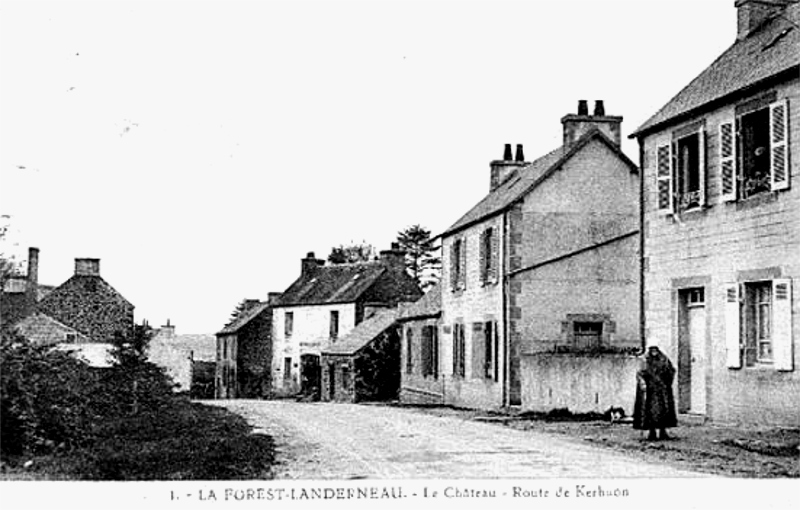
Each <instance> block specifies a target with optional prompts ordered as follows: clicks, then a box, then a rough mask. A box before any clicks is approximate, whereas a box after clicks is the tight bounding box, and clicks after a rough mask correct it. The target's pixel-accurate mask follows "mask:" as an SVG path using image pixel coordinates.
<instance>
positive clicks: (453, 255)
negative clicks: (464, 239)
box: [450, 239, 460, 290]
mask: <svg viewBox="0 0 800 510" xmlns="http://www.w3.org/2000/svg"><path fill="white" fill-rule="evenodd" d="M459 242H460V241H459V240H458V239H454V240H453V244H451V245H450V288H451V289H452V290H456V289H458V271H457V269H458V243H459Z"/></svg>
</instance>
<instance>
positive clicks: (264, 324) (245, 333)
mask: <svg viewBox="0 0 800 510" xmlns="http://www.w3.org/2000/svg"><path fill="white" fill-rule="evenodd" d="M279 296H280V294H278V293H274V292H271V293H269V297H268V298H267V301H265V302H262V301H259V300H257V299H248V300H246V301H245V309H244V310H242V312H241V313H240V314H239V316H238V317H237V318H236V319H235V320H234V321H233V322H231V323H230V324H228V325H227V326H225V327H224V328H223V329H222V330H221V331H220V332H219V333H217V355H216V359H217V365H216V375H215V378H214V388H215V389H214V394H215V396H216V398H266V397H268V396H269V395H270V384H271V382H272V379H271V366H272V315H273V305H274V304H275V302H276V301H277V299H278V297H279Z"/></svg>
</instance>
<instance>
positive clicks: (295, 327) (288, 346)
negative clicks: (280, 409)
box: [272, 245, 422, 397]
mask: <svg viewBox="0 0 800 510" xmlns="http://www.w3.org/2000/svg"><path fill="white" fill-rule="evenodd" d="M404 256H405V253H404V252H403V251H400V250H399V249H398V248H397V246H396V245H393V246H392V249H391V250H385V251H382V252H381V253H380V259H379V260H375V261H370V262H360V263H352V264H331V265H325V261H323V260H319V259H317V258H316V257H314V254H313V253H309V254H308V255H307V256H306V258H304V259H302V264H301V272H300V277H299V278H298V279H297V280H295V282H294V283H292V284H291V285H290V286H289V288H288V289H286V291H285V292H284V293H283V294H282V295H281V297H280V298H279V299H278V300H277V302H276V303H275V306H274V311H273V321H272V322H273V326H272V328H273V329H272V339H273V359H272V391H273V394H274V395H276V396H281V395H291V394H296V393H298V392H302V393H304V394H306V395H310V396H315V397H319V395H320V388H321V365H320V353H321V351H322V350H323V349H324V348H326V347H327V346H328V345H330V344H332V343H335V342H336V341H337V340H338V339H340V338H341V337H343V336H344V335H346V334H347V333H349V332H350V330H352V329H353V328H354V327H355V326H356V325H357V324H359V323H360V322H361V321H363V320H364V319H367V318H369V317H370V316H371V315H372V314H373V313H374V312H375V311H376V310H380V309H383V308H389V307H394V306H397V304H398V303H402V302H410V301H415V300H416V299H418V298H419V297H420V296H421V295H422V292H421V291H420V289H419V287H418V286H417V284H416V282H415V281H414V279H413V278H411V276H409V275H408V274H407V273H406V269H405V261H404Z"/></svg>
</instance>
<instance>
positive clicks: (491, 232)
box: [480, 227, 499, 285]
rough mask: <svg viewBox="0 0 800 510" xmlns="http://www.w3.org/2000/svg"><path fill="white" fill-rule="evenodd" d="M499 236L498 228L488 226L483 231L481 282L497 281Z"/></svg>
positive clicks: (484, 283)
mask: <svg viewBox="0 0 800 510" xmlns="http://www.w3.org/2000/svg"><path fill="white" fill-rule="evenodd" d="M498 246H499V243H498V236H497V234H496V229H495V228H493V227H490V228H487V229H486V230H484V231H483V232H482V233H481V250H480V261H481V283H482V284H483V285H486V284H491V283H497V265H498V261H497V259H498V255H499V254H498V251H499V250H498Z"/></svg>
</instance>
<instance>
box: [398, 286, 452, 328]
mask: <svg viewBox="0 0 800 510" xmlns="http://www.w3.org/2000/svg"><path fill="white" fill-rule="evenodd" d="M441 314H442V289H441V287H440V286H439V284H436V285H434V286H433V287H431V288H430V289H429V290H428V292H426V293H425V295H424V296H422V297H421V298H419V299H418V300H417V301H415V302H413V303H409V304H407V305H404V306H402V307H401V308H400V311H399V313H398V314H397V320H398V321H409V320H414V319H424V318H429V317H438V316H439V315H441Z"/></svg>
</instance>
